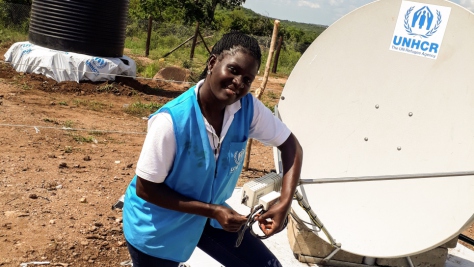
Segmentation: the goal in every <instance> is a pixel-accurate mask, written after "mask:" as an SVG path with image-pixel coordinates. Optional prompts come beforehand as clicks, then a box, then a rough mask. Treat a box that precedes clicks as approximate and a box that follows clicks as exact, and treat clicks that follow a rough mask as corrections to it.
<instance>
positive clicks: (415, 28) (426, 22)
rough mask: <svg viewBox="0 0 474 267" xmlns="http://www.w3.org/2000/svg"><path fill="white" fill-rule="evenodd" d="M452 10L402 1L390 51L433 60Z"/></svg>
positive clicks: (437, 52) (436, 54)
mask: <svg viewBox="0 0 474 267" xmlns="http://www.w3.org/2000/svg"><path fill="white" fill-rule="evenodd" d="M450 11H451V8H449V7H443V6H435V5H428V4H421V3H415V2H409V1H403V2H402V6H401V7H400V13H399V16H398V20H397V24H396V26H395V32H394V34H393V38H392V43H391V45H390V50H393V51H399V52H404V53H408V54H413V55H418V56H423V57H427V58H431V59H436V58H437V56H438V54H439V51H440V47H441V43H442V41H443V38H444V31H445V29H446V25H447V21H448V18H449V14H450Z"/></svg>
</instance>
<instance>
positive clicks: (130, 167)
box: [0, 49, 285, 266]
mask: <svg viewBox="0 0 474 267" xmlns="http://www.w3.org/2000/svg"><path fill="white" fill-rule="evenodd" d="M4 50H5V51H6V49H4ZM5 51H1V50H0V55H2V60H3V54H4V53H5ZM284 80H285V79H282V80H281V81H280V79H278V78H275V79H272V80H271V81H270V82H269V83H268V84H267V88H268V89H269V90H270V91H271V90H275V93H278V96H279V92H281V89H282V85H283V84H284V82H285V81H284ZM255 84H257V85H255ZM258 85H259V83H257V82H256V83H254V86H258ZM188 87H189V86H183V85H179V84H169V83H164V82H157V81H149V80H147V81H145V80H139V81H137V80H133V79H129V78H122V79H117V80H116V81H115V82H114V83H111V82H103V83H76V82H63V83H57V82H55V81H54V80H52V79H48V78H46V77H45V76H43V75H35V74H23V73H17V72H16V71H15V70H13V69H12V68H11V67H10V66H9V65H7V64H4V63H1V62H0V133H1V139H0V151H1V153H0V266H19V264H20V263H24V262H31V261H50V262H51V263H54V264H51V265H49V266H55V265H56V266H119V264H120V262H123V261H126V260H128V259H129V257H128V252H127V249H126V247H125V246H124V238H123V234H122V230H121V220H122V219H121V217H122V216H121V212H120V210H112V209H111V206H112V205H113V204H114V203H115V202H116V201H117V199H118V198H119V197H120V196H121V195H122V194H123V193H124V190H125V189H126V187H127V185H128V183H129V182H130V180H131V178H132V177H133V175H134V171H135V165H136V162H137V160H138V156H139V154H140V150H141V146H142V144H143V141H144V138H145V132H146V126H147V121H146V119H144V118H143V116H134V115H129V114H127V113H125V112H124V107H126V106H127V105H130V104H132V103H136V102H140V103H144V104H147V103H152V102H154V103H166V102H168V101H169V100H171V99H173V98H174V97H176V96H178V95H179V94H181V93H182V92H183V91H184V90H186V89H187V88H188ZM272 88H273V89H272ZM64 128H71V129H73V130H64ZM249 167H250V168H249V170H248V171H245V172H243V173H242V175H241V178H240V181H239V185H242V184H243V183H245V182H246V181H249V180H250V179H253V178H258V177H261V176H263V175H264V174H265V173H268V172H269V171H270V170H271V169H274V165H273V156H272V151H271V148H269V147H264V146H263V145H262V144H261V143H258V142H254V143H253V146H252V152H251V159H250V165H249Z"/></svg>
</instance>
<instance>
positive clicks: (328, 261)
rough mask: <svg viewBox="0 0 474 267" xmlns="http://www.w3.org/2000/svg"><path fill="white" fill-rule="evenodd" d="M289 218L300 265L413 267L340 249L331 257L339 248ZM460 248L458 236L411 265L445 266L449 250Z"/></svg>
mask: <svg viewBox="0 0 474 267" xmlns="http://www.w3.org/2000/svg"><path fill="white" fill-rule="evenodd" d="M297 219H298V218H296V220H295V219H294V218H293V217H292V216H289V221H288V232H287V233H288V241H289V243H290V248H291V250H292V251H293V253H294V254H295V257H296V258H297V259H298V260H299V261H300V262H305V263H313V264H320V265H327V266H348V267H350V266H354V267H356V266H390V267H410V266H411V265H410V262H409V259H407V258H406V257H403V258H393V259H386V258H384V259H373V258H365V257H363V256H359V255H355V254H352V253H349V252H347V251H343V250H340V251H338V252H337V253H336V254H335V255H334V256H332V257H331V258H328V256H329V255H330V254H331V252H333V251H334V250H335V249H336V248H334V247H333V246H331V245H330V244H329V243H327V242H326V241H325V240H324V239H322V238H321V237H319V236H318V235H317V234H316V233H314V232H313V231H312V230H311V229H309V228H308V227H307V226H306V225H305V224H304V223H300V222H298V221H297ZM456 245H457V237H456V238H454V239H453V240H451V241H449V242H447V243H446V244H443V245H442V246H439V247H437V248H434V249H432V250H429V251H426V252H423V253H420V254H417V255H413V256H410V260H411V263H412V264H413V266H416V267H444V266H445V262H446V259H447V257H448V248H454V247H456Z"/></svg>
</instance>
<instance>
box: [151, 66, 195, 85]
mask: <svg viewBox="0 0 474 267" xmlns="http://www.w3.org/2000/svg"><path fill="white" fill-rule="evenodd" d="M190 75H191V71H190V70H188V69H182V68H180V67H172V66H171V67H166V68H163V69H161V70H160V71H159V72H158V73H157V74H155V76H153V79H154V80H170V81H176V82H187V81H188V79H189V76H190Z"/></svg>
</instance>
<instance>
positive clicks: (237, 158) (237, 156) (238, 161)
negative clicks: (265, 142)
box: [230, 148, 245, 173]
mask: <svg viewBox="0 0 474 267" xmlns="http://www.w3.org/2000/svg"><path fill="white" fill-rule="evenodd" d="M244 155H245V148H244V149H242V150H241V151H235V152H234V162H235V166H234V167H232V168H230V172H231V173H232V172H234V171H235V170H237V169H238V168H239V166H240V165H242V161H243V160H244Z"/></svg>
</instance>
